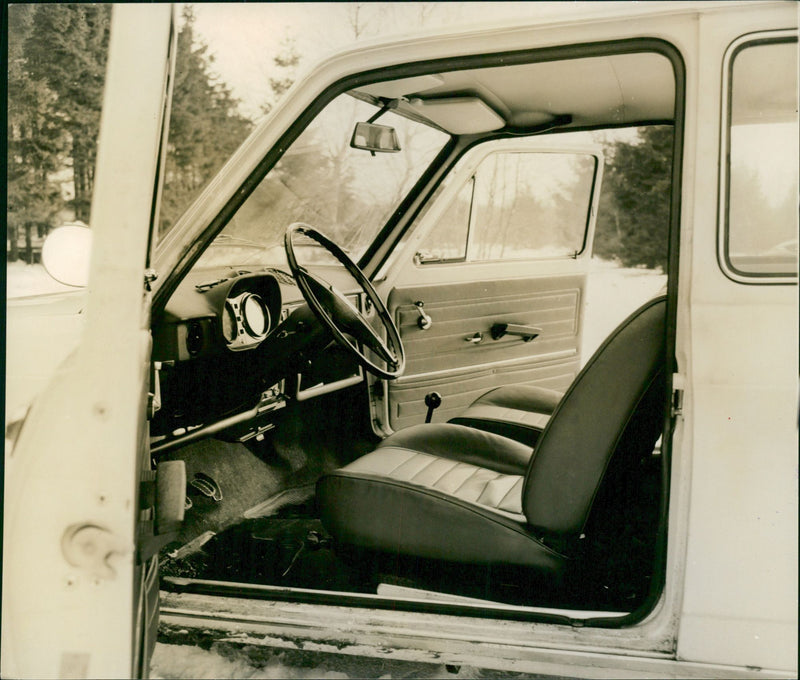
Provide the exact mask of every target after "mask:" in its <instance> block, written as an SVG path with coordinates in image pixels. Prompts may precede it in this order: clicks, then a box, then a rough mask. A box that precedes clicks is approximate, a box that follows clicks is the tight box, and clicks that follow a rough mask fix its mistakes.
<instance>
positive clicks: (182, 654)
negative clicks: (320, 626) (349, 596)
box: [150, 643, 558, 680]
mask: <svg viewBox="0 0 800 680" xmlns="http://www.w3.org/2000/svg"><path fill="white" fill-rule="evenodd" d="M150 677H151V678H153V679H154V680H171V679H173V678H242V679H243V680H256V679H259V680H260V679H261V678H289V679H293V678H324V679H325V680H334V679H337V680H338V679H340V678H341V679H342V680H348V679H349V678H378V679H380V680H394V679H397V678H423V679H428V678H442V679H445V678H446V679H447V680H479V679H481V678H493V679H501V678H503V679H507V680H512V679H514V680H517V679H522V678H524V679H525V680H536V678H537V677H540V676H531V675H522V674H520V673H515V672H510V671H505V672H504V671H497V670H487V669H481V668H474V667H472V666H460V667H452V666H451V667H449V669H448V667H447V666H445V665H444V664H432V663H415V662H411V661H392V660H389V659H381V658H369V657H357V656H351V655H346V654H327V653H317V652H303V651H300V650H292V651H281V650H277V649H270V648H268V647H260V646H259V647H247V646H245V647H241V648H238V647H232V646H230V645H226V644H221V645H217V644H214V645H213V646H212V648H211V650H205V649H200V648H199V647H195V646H192V645H173V644H164V643H158V644H156V649H155V652H154V654H153V659H152V663H151V665H150ZM547 677H548V678H549V680H558V679H557V678H554V677H553V676H547Z"/></svg>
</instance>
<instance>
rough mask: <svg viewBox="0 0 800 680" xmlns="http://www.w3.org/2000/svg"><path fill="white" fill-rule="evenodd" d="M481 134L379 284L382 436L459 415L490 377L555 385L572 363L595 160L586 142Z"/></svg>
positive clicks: (594, 197) (599, 161) (595, 190)
mask: <svg viewBox="0 0 800 680" xmlns="http://www.w3.org/2000/svg"><path fill="white" fill-rule="evenodd" d="M553 144H554V143H553V142H552V141H548V140H542V139H535V138H534V139H528V140H503V141H499V142H488V143H485V144H482V145H480V146H478V147H477V148H474V149H472V150H471V151H469V152H468V153H467V154H466V155H465V156H464V157H463V158H462V159H461V160H460V161H459V163H458V164H457V165H456V168H455V169H454V171H453V172H452V173H451V174H450V176H449V178H448V180H447V181H446V184H445V185H444V186H443V188H442V189H441V191H440V192H439V194H440V195H439V196H438V199H436V200H435V202H434V204H433V206H432V207H431V208H430V210H428V211H427V212H426V213H425V214H424V216H423V217H422V218H421V219H420V221H419V224H418V225H417V228H416V229H415V230H414V231H413V233H412V235H411V237H410V238H409V239H408V240H407V243H406V244H405V248H403V249H402V250H401V252H400V254H399V255H398V257H397V258H396V259H394V260H393V261H392V262H391V263H390V264H389V266H388V268H387V271H388V272H389V273H388V275H387V277H386V280H385V281H382V282H381V288H382V292H383V294H384V295H386V296H387V299H388V300H389V309H390V311H391V313H392V315H393V317H394V319H395V323H396V324H397V327H398V329H399V331H400V334H401V337H402V339H403V343H404V345H405V348H406V371H405V375H403V376H402V377H401V378H399V379H397V380H394V381H391V382H389V383H386V384H385V385H384V389H378V390H373V391H374V392H377V395H378V398H377V399H376V400H373V407H374V408H375V413H374V414H373V415H374V419H375V421H376V422H378V423H380V425H381V427H382V429H383V430H384V431H385V432H391V431H396V430H399V429H401V428H403V427H407V426H409V425H413V424H416V423H421V422H423V421H424V419H425V417H426V412H427V406H426V403H425V395H426V394H429V393H431V392H437V393H438V394H439V395H441V397H442V403H441V406H440V407H439V408H438V410H436V411H435V413H434V414H433V420H434V422H436V421H438V422H442V421H446V420H448V419H449V418H451V417H453V416H457V415H459V414H460V413H461V412H463V411H464V409H466V408H467V407H468V406H469V404H470V403H471V402H472V401H474V400H475V399H476V398H477V397H479V396H481V395H482V394H484V393H485V392H487V391H488V390H490V389H492V388H494V387H498V386H501V385H511V384H529V385H537V386H541V387H546V388H549V389H553V390H557V391H561V392H563V391H564V390H566V388H567V387H568V386H569V384H570V383H571V381H572V379H573V378H574V376H575V375H576V373H577V372H578V370H579V368H580V363H581V357H580V342H581V333H582V325H583V324H582V317H583V302H584V295H585V288H586V276H587V271H588V267H589V263H590V259H591V245H592V239H593V236H594V222H595V216H596V213H597V202H598V199H599V193H600V180H601V176H602V168H603V157H602V153H601V150H600V148H599V147H596V146H581V147H577V146H569V147H558V146H554V145H553Z"/></svg>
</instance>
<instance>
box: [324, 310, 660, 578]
mask: <svg viewBox="0 0 800 680" xmlns="http://www.w3.org/2000/svg"><path fill="white" fill-rule="evenodd" d="M665 319H666V298H664V297H659V298H656V299H654V300H652V301H650V302H649V303H647V304H645V305H644V306H642V307H641V308H640V309H638V310H637V311H636V312H634V313H633V314H632V315H631V316H630V317H628V319H626V320H625V321H624V322H623V323H622V324H621V325H620V326H619V327H618V328H617V329H616V330H615V331H614V332H613V333H612V334H611V335H610V336H609V337H608V338H607V339H606V341H605V342H604V343H603V345H601V347H600V348H599V349H598V350H597V351H596V352H595V354H594V355H593V357H592V358H591V359H590V361H589V362H588V363H587V365H586V366H585V367H584V368H583V370H582V371H581V372H580V373H579V374H578V376H577V377H576V378H575V380H574V381H573V383H572V385H571V386H570V387H569V389H568V390H567V392H566V393H565V395H564V397H563V399H562V400H561V401H560V402H559V404H558V406H557V407H556V409H555V410H554V412H553V414H552V416H551V418H550V420H549V422H548V423H547V426H546V427H545V429H544V431H543V432H542V434H541V436H540V437H539V439H538V442H537V444H536V448H535V450H534V449H533V448H532V447H531V446H527V445H525V444H523V443H521V442H518V441H514V440H512V439H509V438H506V437H503V436H501V435H498V434H495V433H492V432H486V431H482V430H478V429H474V428H471V427H466V426H463V425H457V424H452V423H444V424H424V425H417V426H412V427H410V428H406V429H404V430H401V431H398V432H396V433H395V434H393V435H391V436H389V437H387V438H386V439H385V440H384V441H383V442H381V444H380V445H379V446H378V447H377V449H375V450H374V451H373V452H371V453H369V454H367V455H365V456H363V457H361V458H359V459H357V460H355V461H354V462H352V463H350V464H349V465H347V466H346V467H344V468H341V469H339V470H335V471H334V472H332V473H329V474H327V475H325V476H323V477H322V478H321V479H320V480H319V481H318V483H317V499H318V504H319V508H320V517H321V520H322V522H323V524H324V526H325V528H326V529H327V530H328V531H329V532H330V534H331V535H332V536H333V537H334V538H335V539H336V540H337V541H338V542H340V543H342V544H345V545H347V546H353V547H356V548H362V549H370V550H375V551H378V552H383V553H392V554H399V555H408V556H413V557H416V558H427V559H434V560H447V561H450V562H458V563H464V564H473V565H511V566H520V567H532V568H534V569H535V570H536V571H537V573H539V574H541V575H542V576H545V577H550V576H553V577H555V578H559V577H560V576H562V575H563V573H564V571H565V569H566V568H567V567H568V566H569V565H570V563H572V562H574V558H575V557H576V556H577V555H579V554H580V552H579V550H578V546H579V545H580V544H581V543H582V542H581V541H580V539H581V538H583V536H582V532H583V531H584V529H585V527H587V526H588V527H596V526H597V524H598V520H597V517H600V518H606V517H613V516H615V515H614V513H613V512H612V513H610V514H609V513H608V512H607V511H603V510H599V509H596V508H595V509H594V510H598V511H597V512H596V513H594V514H593V518H592V519H593V521H592V522H589V523H588V525H587V522H588V520H589V518H590V511H593V505H594V504H595V500H596V499H598V498H599V499H603V500H602V502H598V505H600V504H606V505H608V504H611V505H613V506H616V509H617V515H616V516H619V512H623V513H624V507H623V503H624V501H623V500H622V499H623V498H626V496H625V495H624V494H625V493H626V491H625V489H624V487H621V486H620V487H619V488H617V487H614V488H613V489H612V491H611V493H609V492H608V489H605V490H603V489H602V485H603V482H604V480H605V479H606V478H607V477H609V476H613V475H610V471H611V470H614V469H617V470H619V469H626V468H628V469H630V468H631V467H632V466H635V465H636V461H637V458H638V459H643V458H644V457H647V456H649V455H650V454H651V453H652V451H653V448H654V446H655V444H656V441H657V439H658V437H659V435H660V434H661V431H662V428H663V422H664V421H663V417H664V415H663V414H664V405H665V400H666V394H665V391H666V388H665V380H664V374H665V371H664V359H665V354H666V349H665V335H666V333H665V323H666V322H665ZM609 483H610V482H609ZM634 512H635V510H634ZM603 521H605V520H604V519H601V520H600V523H602V522H603ZM586 530H587V531H589V530H590V529H588V528H587V529H586ZM588 539H589V540H590V541H591V537H588ZM620 549H621V550H624V547H623V546H620Z"/></svg>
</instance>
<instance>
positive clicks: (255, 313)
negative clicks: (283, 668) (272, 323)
mask: <svg viewBox="0 0 800 680" xmlns="http://www.w3.org/2000/svg"><path fill="white" fill-rule="evenodd" d="M241 309H242V319H243V321H244V325H245V328H246V329H247V332H248V333H249V334H250V335H252V336H253V337H260V336H262V335H264V334H265V333H266V332H267V331H268V330H269V311H267V306H266V305H265V304H264V301H263V300H262V299H261V297H260V296H259V295H256V294H255V293H253V294H250V295H248V296H246V297H245V298H244V299H243V300H242V307H241Z"/></svg>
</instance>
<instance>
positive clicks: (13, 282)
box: [6, 260, 75, 298]
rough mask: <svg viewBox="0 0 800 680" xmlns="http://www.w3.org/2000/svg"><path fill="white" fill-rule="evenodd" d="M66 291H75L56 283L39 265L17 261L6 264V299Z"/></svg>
mask: <svg viewBox="0 0 800 680" xmlns="http://www.w3.org/2000/svg"><path fill="white" fill-rule="evenodd" d="M67 290H75V289H74V288H72V287H71V286H65V285H64V284H63V283H59V282H58V281H56V280H55V279H54V278H53V277H51V276H50V274H48V273H47V272H46V271H45V268H44V267H43V266H42V265H40V264H25V263H24V262H21V261H19V260H18V261H17V262H9V263H7V264H6V297H9V298H16V297H23V296H25V295H42V294H44V293H61V292H63V291H67Z"/></svg>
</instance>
